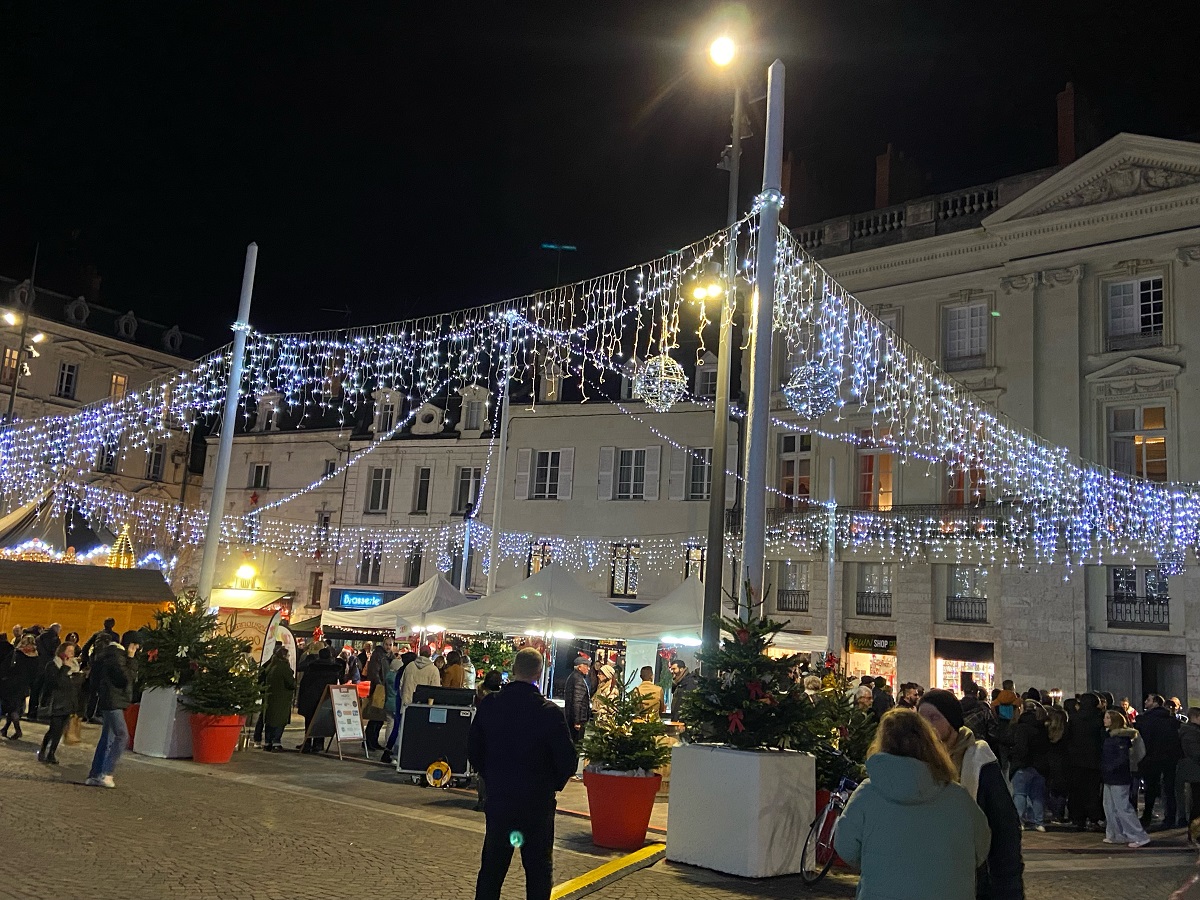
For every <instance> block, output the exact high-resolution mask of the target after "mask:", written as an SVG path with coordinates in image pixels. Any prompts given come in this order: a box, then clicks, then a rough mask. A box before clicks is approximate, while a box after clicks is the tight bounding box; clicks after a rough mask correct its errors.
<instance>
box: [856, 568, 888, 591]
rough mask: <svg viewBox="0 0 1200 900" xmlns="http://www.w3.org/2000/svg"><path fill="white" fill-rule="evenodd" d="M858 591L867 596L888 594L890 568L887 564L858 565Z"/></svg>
mask: <svg viewBox="0 0 1200 900" xmlns="http://www.w3.org/2000/svg"><path fill="white" fill-rule="evenodd" d="M858 589H859V591H860V592H862V593H867V594H890V593H891V592H892V567H891V566H889V565H888V564H887V563H859V564H858Z"/></svg>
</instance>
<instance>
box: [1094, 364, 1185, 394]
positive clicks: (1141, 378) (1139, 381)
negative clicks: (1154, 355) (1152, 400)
mask: <svg viewBox="0 0 1200 900" xmlns="http://www.w3.org/2000/svg"><path fill="white" fill-rule="evenodd" d="M1182 370H1183V367H1182V366H1177V365H1174V364H1173V363H1165V362H1159V361H1158V360H1156V359H1145V358H1143V357H1140V356H1131V357H1127V358H1126V359H1122V360H1118V361H1117V362H1115V363H1113V364H1112V365H1109V366H1105V367H1104V368H1103V369H1099V370H1097V371H1095V372H1092V373H1091V374H1089V375H1088V376H1087V381H1088V382H1089V383H1090V384H1091V385H1092V386H1093V387H1096V388H1099V387H1102V386H1107V387H1115V386H1128V387H1141V388H1143V389H1147V390H1148V389H1151V388H1153V389H1156V390H1158V389H1165V388H1168V387H1170V386H1171V385H1172V384H1173V383H1174V382H1173V379H1174V378H1175V376H1177V375H1178V374H1179V373H1180V372H1181V371H1182Z"/></svg>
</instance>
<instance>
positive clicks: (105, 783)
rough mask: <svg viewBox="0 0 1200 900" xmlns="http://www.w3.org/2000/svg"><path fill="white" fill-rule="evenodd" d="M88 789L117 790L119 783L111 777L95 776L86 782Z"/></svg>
mask: <svg viewBox="0 0 1200 900" xmlns="http://www.w3.org/2000/svg"><path fill="white" fill-rule="evenodd" d="M84 784H86V785H87V786H88V787H102V788H115V787H116V786H117V783H116V782H115V781H113V777H112V776H111V775H98V776H97V775H93V776H91V777H89V778H88V780H87V781H85V782H84Z"/></svg>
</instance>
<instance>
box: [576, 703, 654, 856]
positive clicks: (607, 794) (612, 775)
mask: <svg viewBox="0 0 1200 900" xmlns="http://www.w3.org/2000/svg"><path fill="white" fill-rule="evenodd" d="M665 736H666V729H665V728H664V727H663V725H662V723H661V722H660V721H659V720H658V717H657V716H647V715H646V707H645V704H644V703H643V702H642V697H641V695H640V694H638V693H637V692H636V691H633V692H630V693H628V694H619V695H617V696H615V697H610V698H606V699H604V700H603V701H602V702H601V705H600V710H599V712H598V713H597V715H596V717H595V718H594V719H593V720H592V721H591V722H590V723H589V724H588V727H587V731H586V732H585V733H584V737H583V757H584V759H586V760H587V761H588V764H587V767H586V768H585V769H584V770H583V783H584V786H585V787H586V788H587V794H588V809H589V810H590V811H591V821H592V843H594V844H595V845H596V846H598V847H608V848H610V849H613V850H637V849H638V848H640V847H641V846H642V844H643V843H645V841H646V828H647V827H648V826H649V824H650V814H651V813H652V812H653V811H654V797H655V795H656V794H657V793H658V789H659V788H660V787H661V786H662V775H660V774H658V773H657V772H655V769H658V768H661V767H662V766H664V765H666V764H667V762H669V761H670V759H671V748H670V747H669V746H668V745H667V743H666V742H665Z"/></svg>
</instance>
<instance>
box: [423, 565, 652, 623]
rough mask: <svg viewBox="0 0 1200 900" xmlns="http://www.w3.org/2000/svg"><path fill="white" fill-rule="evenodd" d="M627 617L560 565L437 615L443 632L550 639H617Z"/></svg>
mask: <svg viewBox="0 0 1200 900" xmlns="http://www.w3.org/2000/svg"><path fill="white" fill-rule="evenodd" d="M629 619H630V614H629V613H627V612H625V611H623V610H620V609H617V607H615V606H613V605H612V604H611V603H609V602H608V601H607V600H602V599H601V598H599V597H597V596H596V595H595V594H593V593H592V592H591V591H587V590H585V589H584V588H583V587H582V586H581V585H580V584H579V582H577V581H576V580H575V579H574V578H573V577H572V576H571V573H570V572H568V571H567V570H566V569H564V568H563V567H562V566H560V565H555V564H553V563H552V564H550V565H548V566H546V567H545V568H543V569H542V570H541V571H540V572H538V573H536V574H535V575H531V576H529V577H528V578H526V579H525V580H524V581H522V582H519V583H518V584H515V585H513V586H512V587H510V588H505V589H504V590H502V591H497V592H496V593H494V594H491V595H489V596H487V597H481V598H480V599H478V600H473V601H471V602H470V603H464V604H463V605H462V606H458V607H455V608H454V609H452V610H448V611H447V612H445V613H442V614H440V615H439V616H438V617H437V620H438V624H439V625H440V626H442V627H443V628H444V629H445V630H447V631H459V632H480V631H500V632H503V633H504V634H527V633H537V634H546V635H548V636H551V637H558V638H569V637H588V638H618V637H622V636H623V633H624V629H625V627H626V626H627V624H628V622H629Z"/></svg>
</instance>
